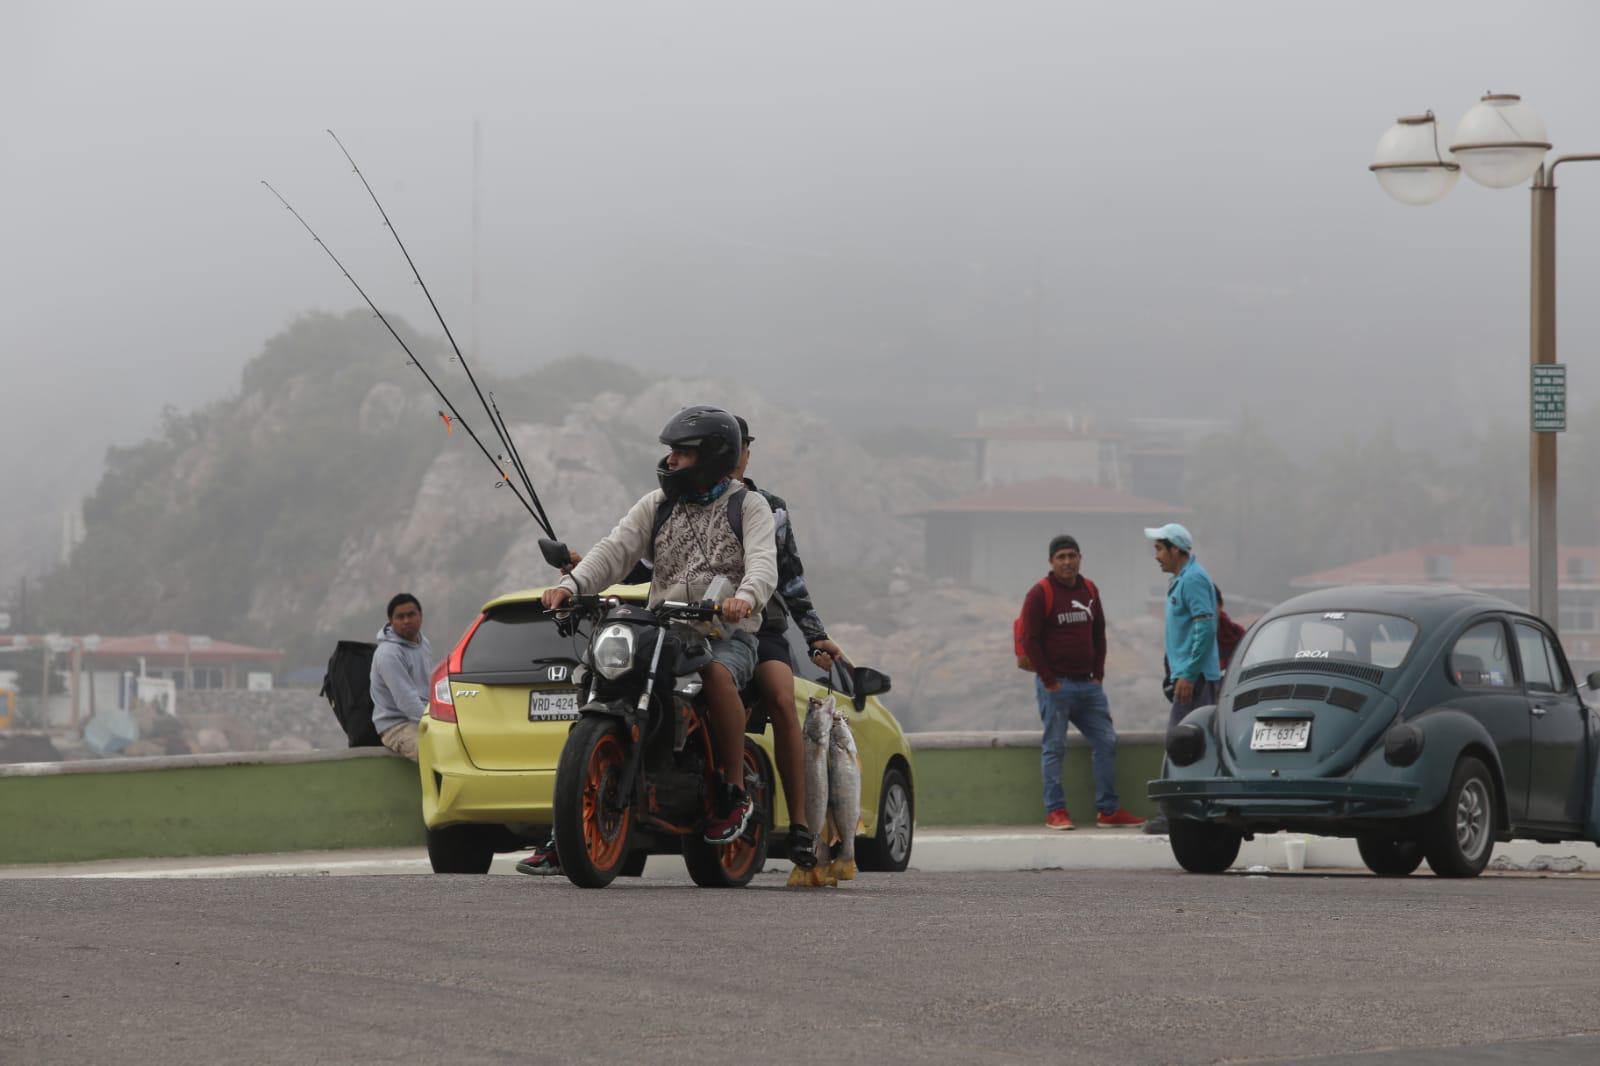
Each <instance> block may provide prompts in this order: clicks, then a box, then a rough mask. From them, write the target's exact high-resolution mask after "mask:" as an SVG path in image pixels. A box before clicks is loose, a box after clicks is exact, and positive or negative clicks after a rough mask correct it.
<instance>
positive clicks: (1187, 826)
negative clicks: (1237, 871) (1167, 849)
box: [1167, 818, 1244, 874]
mask: <svg viewBox="0 0 1600 1066" xmlns="http://www.w3.org/2000/svg"><path fill="white" fill-rule="evenodd" d="M1167 840H1168V842H1169V843H1171V845H1172V856H1173V858H1175V859H1177V860H1178V865H1179V866H1181V867H1183V868H1184V869H1185V870H1188V871H1189V872H1190V873H1192V874H1220V873H1221V872H1222V871H1224V870H1226V869H1227V868H1228V867H1230V866H1232V865H1233V861H1234V860H1235V859H1237V858H1238V857H1239V847H1240V846H1241V845H1242V844H1243V843H1244V834H1242V833H1240V832H1239V831H1238V830H1237V829H1229V828H1228V827H1227V826H1225V825H1212V824H1211V823H1210V822H1195V821H1190V820H1189V819H1186V818H1174V819H1172V825H1171V827H1170V828H1169V829H1168V830H1167Z"/></svg>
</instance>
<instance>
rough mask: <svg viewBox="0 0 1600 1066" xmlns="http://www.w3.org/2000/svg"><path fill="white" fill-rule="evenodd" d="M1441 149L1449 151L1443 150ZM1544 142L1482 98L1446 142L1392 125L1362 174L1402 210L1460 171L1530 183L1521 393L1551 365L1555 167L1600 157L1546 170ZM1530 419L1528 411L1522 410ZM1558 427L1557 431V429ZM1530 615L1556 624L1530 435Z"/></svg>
mask: <svg viewBox="0 0 1600 1066" xmlns="http://www.w3.org/2000/svg"><path fill="white" fill-rule="evenodd" d="M1445 145H1448V147H1445ZM1549 151H1550V141H1549V139H1548V134H1547V133H1546V132H1545V126H1544V122H1543V121H1541V120H1540V118H1539V116H1538V115H1536V114H1534V113H1533V110H1532V109H1531V108H1529V107H1528V105H1527V104H1524V103H1523V102H1522V98H1521V97H1520V96H1515V95H1512V94H1510V93H1489V94H1488V95H1486V96H1484V97H1483V98H1482V99H1481V100H1479V101H1478V103H1477V104H1476V105H1475V106H1474V107H1473V108H1472V110H1470V111H1468V112H1467V113H1466V115H1465V116H1463V117H1462V119H1461V122H1460V124H1459V125H1458V126H1457V127H1456V132H1455V137H1454V139H1453V140H1452V139H1451V138H1450V137H1449V136H1448V135H1447V133H1446V132H1445V131H1443V130H1441V129H1440V127H1439V123H1438V122H1437V120H1436V119H1435V118H1434V115H1433V112H1432V111H1429V112H1426V113H1425V114H1422V115H1415V116H1410V117H1407V118H1401V119H1399V120H1398V121H1396V123H1395V125H1394V126H1393V127H1391V128H1390V129H1389V131H1388V132H1387V133H1385V134H1384V135H1383V137H1382V138H1381V139H1380V140H1379V141H1378V149H1377V152H1376V161H1375V162H1374V163H1373V164H1372V166H1371V167H1370V168H1369V169H1370V170H1371V171H1372V172H1373V174H1375V175H1376V176H1377V178H1378V184H1379V185H1381V186H1382V187H1383V189H1384V191H1385V192H1387V193H1388V194H1389V195H1390V196H1392V197H1394V198H1395V199H1396V200H1398V201H1400V202H1401V203H1403V204H1409V205H1412V206H1422V205H1425V204H1431V203H1434V202H1436V201H1438V200H1440V199H1442V198H1443V197H1444V195H1445V194H1446V193H1448V192H1449V191H1450V189H1451V188H1452V187H1453V186H1454V185H1455V183H1456V179H1457V178H1458V177H1459V176H1460V172H1461V171H1463V170H1465V171H1466V172H1467V177H1469V178H1471V179H1472V180H1473V181H1475V182H1477V183H1478V184H1480V185H1484V186H1487V187H1489V188H1491V189H1509V188H1512V187H1513V186H1516V185H1520V184H1522V183H1523V182H1525V181H1527V180H1528V179H1529V178H1532V179H1533V185H1532V192H1533V218H1532V236H1531V240H1530V251H1531V256H1530V268H1531V269H1530V273H1529V281H1530V291H1529V308H1528V310H1529V316H1528V317H1529V335H1528V360H1529V363H1530V364H1531V369H1530V372H1529V388H1530V393H1531V390H1532V389H1533V382H1534V380H1535V379H1536V376H1537V375H1538V374H1539V371H1538V369H1537V368H1538V367H1540V366H1550V365H1553V364H1555V361H1556V184H1555V172H1556V168H1557V167H1558V166H1560V165H1561V164H1562V163H1569V162H1580V161H1591V160H1600V155H1568V156H1561V157H1560V158H1558V159H1556V160H1555V162H1553V163H1550V164H1549V165H1548V166H1547V165H1546V164H1545V162H1544V157H1545V154H1546V153H1547V152H1549ZM1529 409H1530V412H1531V411H1532V404H1531V402H1530V407H1529ZM1563 425H1564V423H1563ZM1528 518H1529V521H1528V593H1529V601H1528V605H1529V609H1530V610H1531V611H1532V612H1533V613H1534V614H1536V615H1538V616H1539V617H1541V618H1543V619H1544V620H1545V621H1547V622H1549V623H1550V624H1551V625H1552V626H1555V625H1557V624H1558V622H1559V621H1560V610H1559V607H1558V604H1557V599H1556V597H1557V591H1556V589H1557V584H1556V578H1557V574H1556V570H1557V563H1556V561H1557V554H1556V431H1555V430H1554V429H1548V428H1546V429H1540V428H1539V427H1538V426H1537V425H1534V426H1532V427H1531V431H1530V433H1529V443H1528Z"/></svg>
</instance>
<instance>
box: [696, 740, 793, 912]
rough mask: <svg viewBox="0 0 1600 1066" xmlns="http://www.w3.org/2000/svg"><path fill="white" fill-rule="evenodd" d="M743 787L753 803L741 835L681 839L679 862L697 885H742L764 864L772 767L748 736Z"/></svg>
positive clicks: (769, 818)
mask: <svg viewBox="0 0 1600 1066" xmlns="http://www.w3.org/2000/svg"><path fill="white" fill-rule="evenodd" d="M744 787H745V791H746V792H747V793H749V795H750V799H751V800H752V801H753V802H754V803H755V811H754V813H752V814H751V815H750V824H749V825H747V826H746V827H745V831H744V833H743V834H741V835H740V836H738V837H737V838H735V839H733V840H731V841H729V842H728V843H726V844H710V843H707V842H706V840H705V839H704V838H703V837H701V836H700V834H699V833H698V832H695V833H691V834H690V835H689V836H686V837H684V838H683V864H684V865H685V866H687V867H688V868H689V877H690V878H692V879H693V880H694V883H695V884H697V885H699V886H700V887H701V888H743V887H744V886H745V885H748V884H749V883H750V879H751V878H753V877H755V875H756V874H758V873H760V872H761V868H762V867H763V866H765V865H766V864H767V839H768V837H769V836H771V834H772V768H771V767H770V766H768V765H767V760H766V756H765V755H763V754H762V753H761V749H760V748H758V747H757V746H756V743H755V741H753V740H751V739H750V738H749V737H745V739H744Z"/></svg>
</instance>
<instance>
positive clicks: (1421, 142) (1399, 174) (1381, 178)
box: [1368, 111, 1461, 207]
mask: <svg viewBox="0 0 1600 1066" xmlns="http://www.w3.org/2000/svg"><path fill="white" fill-rule="evenodd" d="M1448 143H1449V138H1448V136H1446V135H1445V133H1444V132H1443V131H1442V130H1440V129H1439V123H1438V122H1437V121H1436V120H1435V119H1434V117H1433V112H1432V111H1429V112H1427V113H1426V114H1422V115H1409V116H1406V117H1404V118H1400V119H1396V120H1395V124H1394V125H1393V126H1391V127H1389V131H1388V132H1387V133H1385V134H1384V135H1383V136H1382V137H1381V138H1379V139H1378V149H1377V151H1376V152H1374V153H1373V163H1372V166H1371V167H1369V168H1368V169H1369V170H1371V171H1372V173H1373V174H1374V175H1376V176H1377V179H1378V184H1379V185H1381V186H1383V191H1384V192H1386V193H1388V194H1389V195H1390V196H1392V197H1394V198H1395V199H1396V200H1398V201H1400V202H1401V203H1403V204H1409V205H1411V206H1413V207H1421V206H1422V205H1424V204H1431V203H1435V202H1437V201H1438V200H1441V199H1443V198H1444V194H1445V193H1447V192H1449V191H1450V190H1451V188H1453V187H1454V186H1455V183H1456V180H1457V179H1458V178H1460V177H1461V166H1460V164H1458V163H1457V162H1456V160H1455V159H1454V157H1452V156H1451V154H1450V150H1449V149H1448V148H1445V147H1444V145H1445V144H1448Z"/></svg>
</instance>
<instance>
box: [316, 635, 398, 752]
mask: <svg viewBox="0 0 1600 1066" xmlns="http://www.w3.org/2000/svg"><path fill="white" fill-rule="evenodd" d="M377 650H378V646H377V645H376V644H372V643H369V642H367V641H364V640H341V641H340V642H339V645H338V647H336V648H334V649H333V654H332V655H330V656H329V657H328V672H327V673H326V674H324V675H323V676H322V695H323V696H326V697H327V699H328V705H329V706H330V707H332V708H333V713H334V716H335V717H336V718H338V719H339V725H340V726H341V727H343V729H344V735H345V736H347V737H349V738H350V746H351V747H352V748H376V747H382V746H383V741H381V740H379V739H378V731H377V730H376V729H374V728H373V727H372V655H373V653H374V652H376V651H377Z"/></svg>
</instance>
